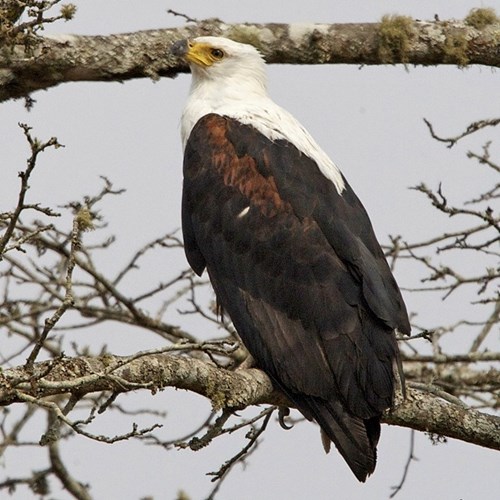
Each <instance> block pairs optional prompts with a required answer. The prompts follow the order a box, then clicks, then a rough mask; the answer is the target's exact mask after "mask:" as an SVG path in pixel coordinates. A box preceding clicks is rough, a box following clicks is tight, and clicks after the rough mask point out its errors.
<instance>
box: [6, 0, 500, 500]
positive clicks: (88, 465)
mask: <svg viewBox="0 0 500 500" xmlns="http://www.w3.org/2000/svg"><path fill="white" fill-rule="evenodd" d="M73 3H75V4H76V5H77V6H78V12H77V15H76V18H75V20H74V21H71V22H70V23H67V24H64V23H59V24H57V25H56V26H53V27H50V28H48V29H47V32H50V33H54V32H56V33H79V34H109V33H117V32H130V31H135V30H140V29H150V28H163V27H171V26H178V25H180V24H181V23H182V20H181V19H180V18H178V17H173V16H171V15H168V14H167V12H166V11H167V9H169V8H170V9H173V10H176V11H179V12H185V13H186V14H188V15H189V16H192V17H195V18H198V19H203V18H207V17H217V18H220V19H222V20H224V21H226V22H240V21H248V22H253V21H255V22H322V23H329V22H359V21H377V20H379V19H380V18H381V17H382V15H383V14H386V13H400V14H405V15H410V16H413V17H415V18H418V19H433V17H434V14H438V15H439V17H440V19H447V18H450V17H454V18H463V17H464V16H465V15H466V14H467V13H468V11H469V10H470V9H471V8H473V7H479V6H484V5H486V6H494V7H497V8H498V10H499V11H500V2H499V1H498V0H495V1H491V2H488V3H486V4H483V3H481V2H479V1H477V2H473V1H466V0H454V1H452V2H450V1H444V0H434V1H427V0H419V1H418V2H417V1H406V0H398V1H396V0H395V1H389V0H380V1H377V2H375V1H366V0H365V1H359V0H343V1H338V0H337V1H336V0H324V1H313V2H311V1H298V0H290V1H287V2H272V1H269V0H253V1H250V2H242V1H240V2H234V1H229V0H226V1H208V0H204V1H203V0H197V1H191V2H183V1H180V0H171V1H168V2H162V1H153V0H150V1H148V2H139V1H131V0H113V1H112V0H108V1H106V2H102V1H97V0H86V1H82V0H76V1H74V2H73ZM285 6H286V7H285ZM269 78H270V82H269V88H270V92H271V94H272V96H274V98H275V99H276V100H277V101H278V102H279V103H280V104H281V105H282V106H283V107H285V108H287V109H288V110H290V111H291V112H292V113H293V114H294V115H296V116H297V117H298V118H299V119H300V120H301V121H302V123H303V124H304V125H305V126H306V127H307V128H308V129H309V131H310V132H311V133H312V135H313V136H314V137H315V138H316V139H317V140H318V142H319V143H320V144H321V145H322V146H323V148H324V149H325V150H326V151H327V152H328V153H329V154H330V155H331V157H332V158H333V160H334V161H335V162H336V163H337V164H338V165H339V166H340V167H341V169H342V170H343V172H344V174H345V175H346V177H347V179H348V180H349V182H350V183H351V185H352V186H353V188H354V190H355V191H356V192H357V194H358V196H359V197H360V198H361V200H362V201H363V203H364V205H365V207H366V208H367V210H368V212H369V214H370V216H371V218H372V221H373V223H374V226H375V229H376V232H377V234H378V236H379V239H380V240H381V241H385V240H386V238H387V235H388V234H393V235H395V234H403V235H405V237H406V238H407V239H410V240H416V239H418V238H420V237H422V236H426V235H433V234H437V233H439V232H440V231H441V230H443V226H442V224H443V221H442V220H440V219H438V218H436V217H435V214H434V211H433V210H431V209H430V208H429V207H428V206H427V203H426V202H425V200H424V199H423V197H422V195H419V194H418V193H416V192H415V191H410V190H408V189H407V188H408V187H410V186H413V185H416V184H418V183H420V182H422V181H425V182H426V183H427V184H429V185H430V186H432V187H436V186H437V184H438V182H439V181H443V182H444V186H445V188H447V189H448V192H449V193H450V194H451V195H452V196H453V197H455V199H457V200H460V199H462V198H463V197H464V196H466V195H467V194H469V192H470V190H471V189H474V188H473V187H472V186H474V182H476V178H475V177H476V176H475V174H474V170H473V169H471V167H470V160H467V159H466V157H465V151H467V150H468V149H471V148H472V149H473V148H474V147H475V148H476V150H478V151H479V150H480V145H481V144H482V143H483V142H485V141H486V140H489V139H493V140H494V139H495V138H496V137H495V134H496V135H497V136H498V129H497V130H491V131H488V132H487V133H486V134H483V135H482V136H481V138H480V140H477V141H475V139H471V140H470V141H469V142H466V143H465V144H464V145H463V146H462V145H459V146H458V147H456V148H454V149H452V150H448V149H446V148H445V147H444V146H443V145H441V144H438V143H436V142H434V141H432V140H431V139H430V137H429V133H428V131H427V128H426V127H425V125H424V123H423V121H422V119H423V118H424V117H425V118H428V119H429V120H431V121H432V122H433V123H434V125H435V127H436V129H437V130H438V131H440V132H442V134H443V135H454V134H456V133H458V132H460V131H462V130H463V129H465V127H466V126H467V125H468V124H469V123H470V122H471V121H473V120H477V119H482V118H493V117H498V116H500V99H499V94H500V90H499V89H500V85H499V76H498V73H497V72H495V71H492V70H490V69H489V68H479V67H472V68H468V69H457V68H454V67H436V68H410V69H409V70H408V71H406V70H405V69H404V68H403V67H400V66H398V67H364V68H358V67H354V66H336V65H331V66H323V67H296V66H272V67H270V68H269ZM189 81H190V77H189V76H188V75H181V76H179V77H178V78H176V79H175V80H170V79H163V80H161V81H160V82H157V83H153V82H151V81H148V80H143V81H132V82H126V83H124V84H118V83H108V84H97V83H72V84H65V85H62V86H59V87H57V88H53V89H50V90H48V91H46V92H38V93H36V94H34V95H33V97H34V98H35V99H36V101H37V102H36V105H35V107H34V108H33V110H32V111H31V112H30V113H27V112H26V111H25V110H24V107H23V102H21V101H17V102H8V103H4V104H2V105H1V106H2V107H1V111H0V137H1V138H2V139H0V148H1V158H0V169H1V173H2V180H1V183H0V202H1V207H0V210H2V211H3V210H10V209H12V207H13V206H14V204H15V200H16V196H17V191H16V189H17V185H18V178H17V172H18V171H19V170H20V169H22V168H23V165H24V161H25V158H26V157H27V148H26V144H25V139H24V137H23V135H22V133H21V130H20V129H19V128H18V127H17V123H18V122H26V123H28V124H29V125H31V126H32V127H33V131H34V134H36V135H37V136H39V137H40V138H42V139H47V138H48V137H50V136H57V137H58V139H59V141H60V142H61V143H62V144H64V145H65V146H66V147H65V148H64V149H63V150H58V151H51V152H49V153H47V154H45V155H44V156H43V158H42V159H41V163H40V166H39V168H38V169H37V171H36V172H35V175H34V177H33V179H32V182H31V185H32V189H31V190H30V196H31V197H32V198H31V199H32V200H36V201H40V202H42V203H43V204H48V205H51V206H55V205H60V204H64V203H66V202H67V201H68V200H71V199H76V198H80V197H81V196H82V195H84V194H89V193H95V192H97V191H98V190H99V189H100V187H101V185H102V183H101V181H100V179H99V176H100V175H105V176H106V177H108V178H109V179H111V180H112V181H113V183H114V185H115V187H124V188H126V189H127V192H126V193H125V194H124V195H123V196H121V197H119V198H116V199H113V200H110V201H107V202H105V203H104V205H103V207H104V210H105V211H106V217H107V218H108V220H109V221H110V232H112V233H114V234H116V235H117V236H118V247H117V249H118V253H113V254H110V255H109V256H107V257H102V258H101V260H100V264H101V265H102V266H103V268H104V269H106V270H109V271H110V273H112V272H113V271H115V270H116V269H118V268H119V266H120V265H121V264H123V263H124V262H125V261H126V260H127V258H128V256H129V255H130V253H131V252H132V251H133V250H134V249H136V248H137V247H138V246H140V245H141V244H143V243H145V242H147V241H149V240H151V239H153V238H155V237H157V236H159V235H160V234H163V233H164V232H166V231H168V230H170V229H174V228H177V227H180V192H181V164H182V152H181V148H180V138H179V118H180V114H181V109H182V105H183V102H184V100H185V98H186V96H187V92H188V88H189ZM474 141H475V142H474ZM497 142H499V141H498V138H497ZM495 151H496V152H499V148H498V146H494V147H493V149H492V152H495ZM497 158H498V156H497ZM477 182H478V185H480V184H481V182H483V181H482V180H477ZM446 227H447V226H446ZM115 252H116V250H115ZM121 252H123V254H122V253H121ZM150 265H151V269H150V272H149V273H141V274H140V275H137V276H136V281H134V282H133V283H129V286H131V287H142V286H144V287H145V286H147V285H148V284H150V283H155V282H156V280H157V277H156V276H155V277H154V280H152V279H151V273H159V274H161V273H162V272H163V271H162V269H163V266H164V268H165V270H164V272H165V275H166V276H168V275H173V274H175V270H178V269H179V268H181V267H185V261H184V260H183V257H181V256H177V257H176V258H175V259H172V260H169V262H165V263H163V262H161V261H158V262H154V263H151V264H150ZM397 279H398V281H399V283H400V284H401V286H404V285H409V284H410V283H409V282H410V281H411V277H410V276H405V275H400V274H398V275H397ZM405 297H406V301H407V303H408V308H409V309H410V310H411V311H418V312H419V318H420V319H421V322H422V323H425V324H426V325H427V326H429V327H432V325H433V324H435V323H437V322H438V321H440V320H441V318H442V316H443V314H445V315H449V317H450V318H452V317H453V313H454V311H456V308H457V307H460V304H457V302H456V301H454V300H451V301H449V302H444V303H443V302H441V301H439V300H437V301H434V302H433V303H432V304H433V305H432V307H429V301H428V300H427V299H426V298H421V297H419V296H415V295H406V296H405ZM426 300H427V302H426ZM424 307H425V310H424ZM447 317H448V316H447ZM167 319H169V318H167ZM181 320H182V319H179V318H175V319H172V322H176V321H181ZM107 333H108V335H109V336H108V337H106V343H107V345H108V346H109V350H110V351H111V352H114V353H117V354H127V353H132V352H134V351H136V350H139V349H141V350H143V349H150V348H154V347H159V346H160V345H161V343H160V341H159V339H158V338H157V337H155V336H154V335H150V336H148V335H146V334H144V333H143V332H141V333H140V335H137V336H134V335H130V334H128V335H124V334H122V332H121V330H120V329H119V327H116V331H112V332H109V331H108V332H107ZM85 334H86V335H88V336H89V340H88V342H89V343H91V344H92V343H94V342H95V343H99V342H100V343H102V342H103V341H102V339H100V338H99V339H98V338H92V335H93V333H92V332H90V331H86V332H85ZM143 397H144V395H141V396H136V395H132V396H129V397H127V399H126V400H127V405H128V406H129V407H132V406H133V403H134V400H135V399H134V398H138V399H137V401H139V400H140V401H143V400H142V399H140V398H143ZM146 397H148V398H151V399H154V404H155V405H156V407H157V408H163V409H166V410H167V411H168V418H167V420H166V421H165V422H164V424H165V425H164V429H163V431H162V432H163V433H162V434H161V436H162V438H164V439H166V438H167V437H175V436H180V435H182V433H183V432H184V431H186V430H188V429H189V425H188V424H187V422H193V421H194V422H201V419H202V418H203V415H204V412H206V411H208V409H209V403H208V402H207V401H205V400H203V399H201V398H199V397H198V396H194V395H190V394H185V393H182V392H180V391H173V390H168V391H163V392H162V393H160V394H157V395H156V396H154V398H153V396H150V395H146ZM100 418H101V419H102V421H101V422H100V423H99V425H101V426H102V427H100V429H101V428H102V429H105V430H107V431H108V432H109V433H117V432H126V431H127V430H129V429H125V428H123V429H119V430H116V429H115V428H114V422H113V420H112V416H108V415H103V416H102V417H100ZM148 424H149V422H148V421H144V422H143V423H142V422H141V425H144V426H146V425H148ZM36 432H37V431H36V430H34V433H35V435H36ZM242 442H243V437H242V436H237V437H236V438H231V439H224V438H221V439H217V440H216V441H215V442H214V444H213V445H211V446H210V447H209V448H208V449H206V450H203V451H200V452H197V453H193V452H191V451H171V452H169V453H165V452H164V451H162V450H160V449H156V448H154V447H148V446H144V445H143V444H140V443H137V442H134V443H122V444H118V445H114V446H106V445H98V444H96V443H94V442H89V441H84V440H83V439H80V440H78V443H79V444H78V449H76V448H75V447H74V446H75V441H72V444H71V447H68V446H65V445H63V446H62V453H63V455H64V456H65V457H67V458H68V466H69V467H70V469H71V471H72V472H73V473H74V474H75V476H76V477H77V478H78V479H79V480H81V481H83V482H89V483H91V484H92V490H91V493H92V494H93V495H94V496H95V498H96V499H100V498H121V499H126V500H128V499H130V500H132V499H139V498H141V497H142V496H145V495H151V496H153V497H154V498H155V499H164V498H165V499H174V498H175V494H176V492H177V490H179V489H184V490H185V491H186V492H187V494H188V495H190V496H191V497H192V499H193V500H194V499H201V498H204V495H206V494H207V493H208V491H209V490H210V488H211V484H210V479H209V478H208V477H207V476H205V473H206V472H209V471H213V470H215V469H217V466H218V465H219V464H221V463H222V462H223V461H224V460H226V459H227V458H229V457H230V456H231V455H232V453H234V452H235V451H237V449H238V447H239V446H241V443H242ZM409 443H410V431H409V430H406V429H401V428H388V427H387V426H384V427H383V430H382V438H381V442H380V446H379V461H378V466H377V469H376V471H375V474H374V476H373V477H371V478H370V479H369V480H368V482H367V483H366V484H364V485H361V484H358V483H357V481H356V480H355V478H354V477H353V475H352V474H351V473H350V471H349V470H348V468H347V466H346V465H345V464H344V463H343V461H342V459H341V458H340V457H339V455H338V454H337V452H336V451H333V452H332V453H330V455H328V456H326V455H325V454H324V453H323V450H322V447H321V443H320V439H319V431H318V428H317V426H315V425H313V424H310V423H304V424H300V425H297V426H295V428H294V429H293V430H291V431H289V432H285V431H283V430H282V429H281V428H280V427H279V426H278V425H277V424H276V423H274V422H273V424H272V425H271V428H270V429H269V432H267V433H266V437H265V440H264V442H263V444H262V446H261V447H260V449H259V450H258V451H257V452H256V453H254V454H253V455H252V456H251V457H250V458H249V460H248V463H247V467H246V469H245V470H244V471H243V470H242V468H241V467H240V466H238V468H237V470H235V471H234V472H233V473H231V476H230V477H229V478H228V479H227V480H226V481H225V483H224V485H223V486H222V488H221V491H220V494H219V496H218V497H217V498H219V499H222V500H231V499H243V500H246V499H249V500H250V499H254V498H260V499H264V500H267V499H280V498H287V499H292V500H294V499H297V500H298V499H305V498H314V499H316V500H323V499H325V500H326V499H331V498H335V499H338V500H342V499H352V500H355V499H372V498H373V499H380V498H387V497H388V495H389V494H390V492H391V486H392V485H395V484H397V483H398V482H399V480H400V478H401V475H402V473H403V467H404V463H405V461H406V458H407V454H408V450H409ZM415 454H416V456H417V457H418V459H419V461H417V462H414V463H413V464H412V466H411V470H410V473H409V477H408V479H407V482H406V485H405V488H404V490H403V491H402V492H401V493H400V494H399V495H398V497H396V498H398V499H400V500H404V499H417V498H431V499H440V500H459V499H464V500H466V499H467V500H469V499H470V500H477V499H484V500H490V499H491V500H493V499H495V498H498V496H497V495H498V492H499V491H500V474H499V465H500V462H499V457H498V454H497V453H495V452H493V451H491V450H486V449H481V448H479V447H475V446H472V445H466V444H463V443H459V442H455V441H453V440H450V441H449V442H448V443H447V444H445V445H443V444H442V445H437V446H433V445H432V444H431V443H430V441H429V439H428V438H427V437H426V436H425V435H424V434H420V433H419V434H417V439H416V449H415ZM40 456H41V457H43V455H40ZM19 457H20V456H19V455H13V454H11V455H9V454H7V455H6V456H5V459H4V460H5V462H4V463H5V464H6V466H7V468H6V469H5V472H6V473H9V472H10V473H11V472H12V469H10V467H12V464H13V461H14V460H18V461H19V460H21V459H20V458H19ZM33 460H34V462H29V463H26V467H27V470H31V469H35V468H36V467H38V466H40V467H41V465H39V464H43V460H42V458H40V459H39V460H38V459H36V458H35V457H34V458H33ZM18 463H19V462H18ZM16 467H17V465H16ZM115 474H118V477H119V478H120V480H119V481H118V482H117V481H116V479H113V480H111V477H112V476H113V475H115ZM0 477H1V476H0ZM114 477H116V476H114ZM19 491H21V490H19ZM19 498H22V495H19ZM57 498H59V499H64V498H67V496H66V494H65V493H64V492H60V493H58V494H57Z"/></svg>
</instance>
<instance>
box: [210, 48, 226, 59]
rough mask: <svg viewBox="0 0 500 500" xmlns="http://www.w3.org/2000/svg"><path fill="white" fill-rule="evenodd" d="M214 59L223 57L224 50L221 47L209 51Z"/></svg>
mask: <svg viewBox="0 0 500 500" xmlns="http://www.w3.org/2000/svg"><path fill="white" fill-rule="evenodd" d="M210 53H211V54H212V57H213V58H214V59H219V60H220V59H222V58H223V57H224V52H223V51H222V50H221V49H212V50H211V51H210Z"/></svg>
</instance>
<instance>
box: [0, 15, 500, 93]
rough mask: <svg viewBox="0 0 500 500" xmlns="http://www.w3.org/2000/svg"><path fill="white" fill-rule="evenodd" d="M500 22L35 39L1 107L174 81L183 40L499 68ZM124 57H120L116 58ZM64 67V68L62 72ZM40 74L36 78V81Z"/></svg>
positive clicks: (290, 54) (312, 58)
mask: <svg viewBox="0 0 500 500" xmlns="http://www.w3.org/2000/svg"><path fill="white" fill-rule="evenodd" d="M499 31H500V24H499V23H498V22H495V19H492V20H491V22H490V24H487V25H484V26H481V27H475V26H474V25H473V24H470V23H469V22H468V21H467V20H465V21H454V20H447V21H434V22H427V21H416V20H412V19H411V18H408V17H403V16H393V17H385V18H383V19H382V20H381V22H380V23H364V24H310V25H307V24H300V26H298V25H294V24H290V25H288V24H276V23H270V24H251V23H247V24H226V23H224V22H222V21H220V20H217V19H209V20H205V21H200V22H199V23H197V24H188V25H186V26H184V27H182V28H171V29H163V30H150V31H139V32H135V33H125V34H120V35H109V36H81V35H64V36H52V37H49V36H46V37H34V39H33V40H31V45H32V46H34V47H35V49H34V54H33V56H31V57H29V55H28V57H27V54H26V50H25V43H24V44H23V45H21V46H16V45H14V46H13V49H12V51H11V53H9V54H8V57H5V56H1V55H0V69H2V70H3V74H2V78H0V101H2V100H6V99H11V98H16V97H23V96H26V95H28V94H30V93H31V92H33V91H35V90H39V89H46V88H49V87H52V86H54V85H58V84H60V83H63V82H69V81H124V80H128V79H131V78H154V79H156V78H158V77H162V76H165V77H174V76H175V75H177V74H178V73H182V72H186V71H187V67H186V66H185V64H184V63H181V62H180V61H178V60H177V59H176V58H174V57H173V56H172V55H171V54H170V47H171V46H172V44H173V43H174V42H175V41H177V40H179V39H181V38H190V37H195V36H200V35H221V36H226V37H229V38H233V39H235V40H238V41H242V42H252V43H253V44H254V45H257V46H258V47H259V49H260V50H261V51H262V52H263V54H264V55H265V57H266V59H267V61H268V62H269V63H286V64H356V65H371V64H405V65H408V64H418V65H436V64H455V65H459V66H465V65H468V64H483V65H487V66H493V67H499V66H500V59H499V57H498V52H497V50H496V47H497V45H496V43H497V42H496V40H497V38H498V33H499ZM117 54H119V57H117ZM55 68H57V69H55ZM35 75H36V77H35Z"/></svg>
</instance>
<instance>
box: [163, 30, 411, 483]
mask: <svg viewBox="0 0 500 500" xmlns="http://www.w3.org/2000/svg"><path fill="white" fill-rule="evenodd" d="M173 54H174V55H177V56H179V57H183V58H184V59H185V60H186V61H187V62H188V63H189V66H190V68H191V72H192V84H191V90H190V94H189V98H188V101H187V104H186V107H185V109H184V112H183V115H182V121H181V128H182V140H183V145H184V167H183V170H184V183H183V198H182V229H183V236H184V244H185V252H186V256H187V260H188V261H189V264H190V265H191V267H192V268H193V270H194V271H195V272H196V273H197V274H198V275H201V274H202V272H203V271H204V269H207V271H208V275H209V277H210V280H211V283H212V285H213V288H214V290H215V293H216V296H217V299H218V302H219V303H220V305H221V306H222V308H223V310H224V311H225V312H226V313H227V314H228V315H229V317H230V318H231V320H232V322H233V324H234V326H235V328H236V330H237V331H238V334H239V336H240V337H241V340H242V341H243V343H244V345H245V346H246V348H247V349H248V351H249V352H250V354H251V355H252V357H253V358H254V359H255V362H256V364H257V366H258V367H259V368H261V369H262V370H264V371H265V372H266V373H267V375H268V376H269V377H270V378H271V380H272V382H273V384H274V385H275V387H277V388H279V389H280V390H281V391H282V392H283V393H285V395H286V396H287V397H288V399H289V400H290V401H291V402H292V403H293V404H294V405H295V406H296V407H297V408H298V409H299V410H300V411H301V413H302V414H303V415H304V416H305V417H306V418H308V419H309V420H315V421H316V422H317V423H318V424H319V425H320V427H321V429H322V432H323V435H324V436H325V435H326V436H327V439H328V443H329V442H330V441H332V442H333V443H334V444H335V446H336V447H337V448H338V450H339V452H340V453H341V454H342V456H343V457H344V459H345V460H346V462H347V464H348V465H349V467H350V468H351V469H352V471H353V472H354V474H355V475H356V477H357V478H358V479H359V480H360V481H365V479H366V477H367V476H368V475H369V474H371V473H372V472H373V471H374V469H375V462H376V447H377V442H378V440H379V436H380V419H381V415H382V413H383V411H384V410H386V409H387V408H389V407H391V405H392V403H393V398H394V390H395V384H396V382H395V365H396V364H398V361H399V351H398V347H397V343H396V338H395V332H396V331H399V332H401V333H405V334H407V333H409V332H410V325H409V321H408V315H407V312H406V307H405V304H404V302H403V299H402V297H401V293H400V291H399V289H398V286H397V284H396V281H395V280H394V277H393V276H392V273H391V271H390V268H389V266H388V264H387V262H386V260H385V257H384V255H383V252H382V250H381V248H380V246H379V244H378V242H377V240H376V238H375V235H374V232H373V229H372V225H371V223H370V220H369V218H368V215H367V214H366V211H365V209H364V208H363V205H361V203H360V201H359V200H358V198H357V197H356V195H355V194H354V192H353V191H352V189H351V188H350V186H349V184H348V183H347V181H346V180H345V178H344V176H343V175H342V173H341V172H340V170H339V169H338V168H337V166H336V165H335V164H334V163H333V162H332V160H330V158H329V157H328V156H327V154H326V153H325V152H324V151H323V150H322V149H321V148H320V147H319V146H318V144H317V143H316V142H315V141H314V139H313V138H312V137H311V136H310V135H309V133H308V132H307V131H306V130H305V129H304V128H303V127H302V125H301V124H300V123H299V122H298V121H297V120H296V119H295V118H294V117H293V116H292V115H290V114H289V113H288V112H287V111H285V110H284V109H282V108H281V107H279V106H278V105H277V104H275V103H274V102H273V101H272V100H271V99H270V97H269V96H268V94H267V90H266V67H265V63H264V60H263V58H262V56H261V54H260V53H259V52H258V50H257V49H256V48H254V47H253V46H251V45H247V44H242V43H237V42H234V41H232V40H228V39H226V38H219V37H211V36H207V37H199V38H195V39H193V40H183V41H179V42H177V43H176V44H175V45H174V47H173Z"/></svg>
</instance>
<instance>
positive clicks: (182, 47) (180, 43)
mask: <svg viewBox="0 0 500 500" xmlns="http://www.w3.org/2000/svg"><path fill="white" fill-rule="evenodd" d="M187 51H188V41H187V40H186V39H183V40H177V41H176V42H175V43H174V44H173V45H172V47H171V49H170V52H171V53H172V55H174V56H176V57H184V56H185V55H186V54H187Z"/></svg>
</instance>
